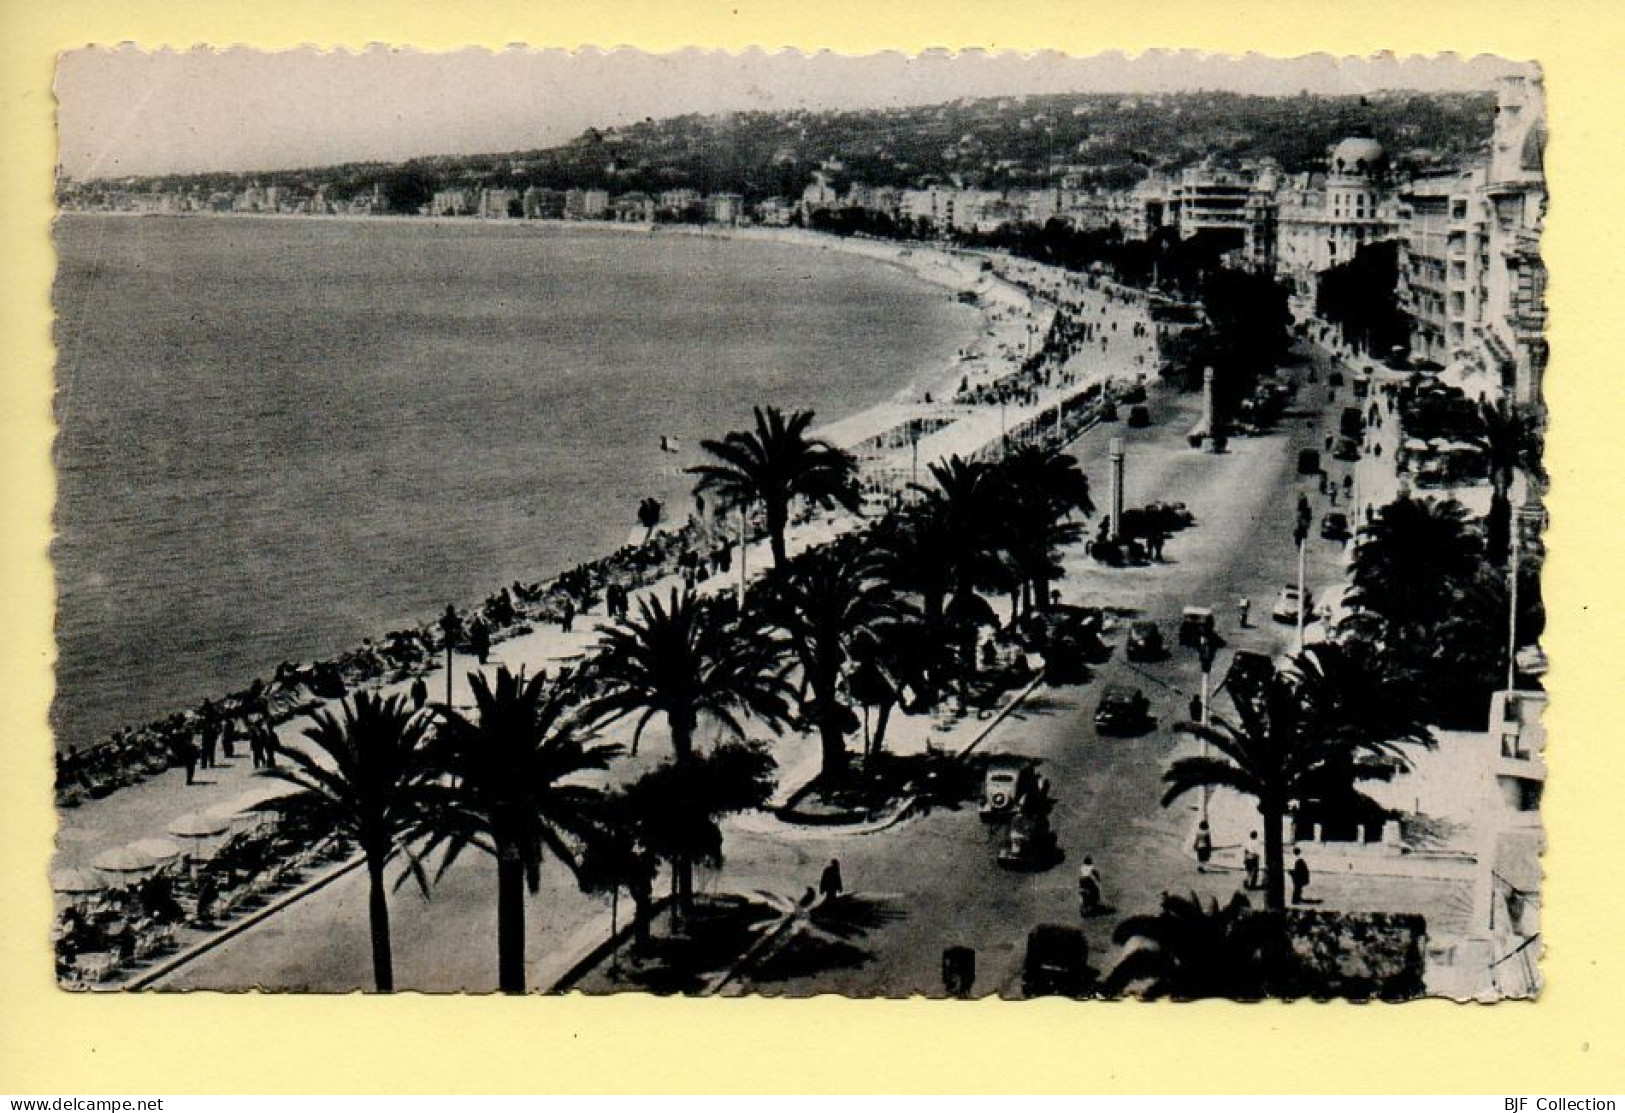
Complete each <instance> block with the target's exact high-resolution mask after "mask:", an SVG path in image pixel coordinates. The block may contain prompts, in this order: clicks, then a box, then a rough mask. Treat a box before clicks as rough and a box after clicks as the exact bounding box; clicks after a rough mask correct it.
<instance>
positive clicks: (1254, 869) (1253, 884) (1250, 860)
mask: <svg viewBox="0 0 1625 1113" xmlns="http://www.w3.org/2000/svg"><path fill="white" fill-rule="evenodd" d="M1262 861H1263V850H1262V847H1261V846H1260V844H1259V841H1258V832H1257V831H1248V832H1247V841H1246V843H1245V844H1243V845H1242V848H1241V868H1242V870H1243V871H1244V872H1245V873H1246V874H1247V881H1246V886H1247V888H1248V889H1256V888H1258V867H1259V864H1260V863H1261V862H1262Z"/></svg>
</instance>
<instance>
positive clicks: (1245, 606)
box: [1236, 595, 1253, 630]
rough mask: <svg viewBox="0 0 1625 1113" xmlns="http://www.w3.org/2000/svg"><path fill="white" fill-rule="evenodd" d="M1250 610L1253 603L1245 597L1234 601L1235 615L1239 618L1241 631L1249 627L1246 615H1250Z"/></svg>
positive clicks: (1249, 623)
mask: <svg viewBox="0 0 1625 1113" xmlns="http://www.w3.org/2000/svg"><path fill="white" fill-rule="evenodd" d="M1252 609H1253V601H1252V600H1251V599H1249V598H1247V597H1246V596H1245V595H1243V596H1242V597H1241V598H1240V599H1237V600H1236V613H1237V614H1238V615H1239V616H1240V617H1241V622H1240V626H1241V628H1242V629H1243V630H1245V629H1247V627H1248V626H1250V625H1251V622H1250V621H1249V619H1248V615H1249V614H1251V613H1252Z"/></svg>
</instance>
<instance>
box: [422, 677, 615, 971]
mask: <svg viewBox="0 0 1625 1113" xmlns="http://www.w3.org/2000/svg"><path fill="white" fill-rule="evenodd" d="M468 681H469V685H470V687H471V688H472V690H473V693H474V703H475V707H476V710H477V715H476V716H475V717H473V718H469V717H467V716H465V715H464V714H463V713H462V712H460V711H458V710H456V709H455V708H452V707H447V706H443V705H442V706H439V707H437V708H436V709H435V710H436V711H437V713H438V714H439V715H440V716H441V717H442V720H443V722H442V725H441V728H440V730H439V731H437V732H436V734H435V737H434V739H433V741H432V742H431V745H430V751H431V755H432V757H433V759H434V762H435V765H436V767H437V768H438V769H440V770H441V771H442V772H443V774H444V776H443V777H442V779H440V780H437V781H435V782H433V783H431V784H429V785H428V786H426V789H425V811H424V817H423V820H422V831H423V845H422V852H423V853H424V854H425V855H427V854H431V853H434V852H435V851H443V852H444V856H443V858H442V860H441V863H440V868H439V872H438V874H437V875H436V876H437V878H438V877H439V876H443V875H444V874H445V872H446V870H448V869H449V868H450V867H451V865H452V863H453V862H455V861H456V860H457V858H458V856H459V855H460V854H461V853H462V852H463V851H464V850H465V849H467V848H468V847H473V848H474V849H476V850H479V851H482V852H483V853H486V854H489V855H491V856H492V857H493V858H494V859H496V864H497V984H498V986H499V988H500V989H501V990H502V992H504V993H523V992H524V991H525V890H526V889H527V888H528V889H529V890H530V892H531V893H532V894H533V895H534V894H535V893H536V892H538V891H539V890H540V888H541V867H542V859H543V857H544V856H545V854H546V853H547V852H549V851H551V852H552V854H553V855H554V857H556V858H557V859H558V860H559V861H561V862H563V863H564V864H565V865H567V866H569V867H570V869H571V870H572V872H573V871H575V870H576V868H577V866H578V856H579V853H580V847H581V845H582V844H583V843H584V842H585V840H586V838H587V836H588V834H589V833H590V831H591V829H592V820H593V817H594V815H595V813H596V802H597V800H598V797H599V796H600V793H599V791H598V790H597V789H594V788H591V787H589V786H587V785H584V784H581V783H579V782H578V781H577V780H576V778H577V777H579V776H580V775H581V774H583V773H588V772H593V771H597V770H603V769H607V768H608V767H609V762H610V759H611V758H613V757H615V756H616V755H617V754H619V753H620V747H619V746H610V745H600V744H593V743H591V742H590V741H589V738H588V736H587V734H586V733H585V731H584V730H583V728H582V727H581V725H580V723H578V722H577V721H575V720H573V719H572V718H571V717H570V715H569V714H568V709H569V707H570V705H571V703H572V702H573V701H574V700H575V698H576V692H575V689H574V684H573V682H572V678H571V677H570V676H569V675H568V674H565V675H563V676H560V677H559V679H558V680H557V681H556V682H554V683H551V684H549V683H548V680H547V677H546V676H545V675H543V674H540V673H538V674H537V675H536V676H534V677H530V678H529V679H527V678H526V677H525V674H524V671H523V670H521V671H520V672H519V673H518V674H517V675H516V674H514V673H512V672H510V671H509V670H508V668H507V666H503V667H502V668H500V669H498V670H497V675H496V681H495V684H494V685H493V684H492V683H491V682H490V681H489V680H488V679H487V678H486V677H485V675H484V674H482V673H478V672H474V673H469V675H468Z"/></svg>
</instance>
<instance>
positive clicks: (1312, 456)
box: [1298, 448, 1320, 475]
mask: <svg viewBox="0 0 1625 1113" xmlns="http://www.w3.org/2000/svg"><path fill="white" fill-rule="evenodd" d="M1298 474H1299V475H1319V474H1320V453H1319V452H1317V451H1316V450H1315V449H1313V448H1306V449H1304V450H1302V451H1301V452H1299V453H1298Z"/></svg>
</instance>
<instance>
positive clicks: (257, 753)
mask: <svg viewBox="0 0 1625 1113" xmlns="http://www.w3.org/2000/svg"><path fill="white" fill-rule="evenodd" d="M248 756H249V759H250V760H251V761H253V763H254V768H255V769H259V768H262V767H263V766H264V765H265V739H264V737H263V736H262V735H261V734H260V732H259V731H258V730H257V729H256V728H254V727H249V728H248Z"/></svg>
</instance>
